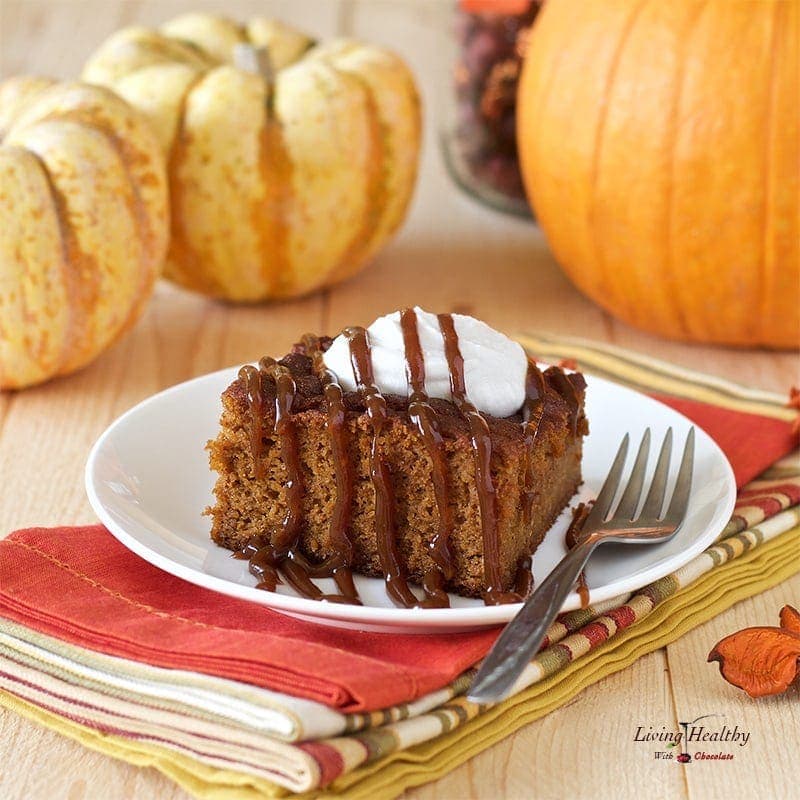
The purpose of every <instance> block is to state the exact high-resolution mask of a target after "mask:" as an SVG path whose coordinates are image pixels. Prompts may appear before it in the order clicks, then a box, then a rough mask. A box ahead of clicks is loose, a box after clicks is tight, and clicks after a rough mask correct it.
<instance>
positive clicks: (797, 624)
mask: <svg viewBox="0 0 800 800" xmlns="http://www.w3.org/2000/svg"><path fill="white" fill-rule="evenodd" d="M781 628H784V629H785V630H787V631H792V632H794V633H800V611H798V610H797V609H796V608H794V607H793V606H784V607H783V608H782V609H781Z"/></svg>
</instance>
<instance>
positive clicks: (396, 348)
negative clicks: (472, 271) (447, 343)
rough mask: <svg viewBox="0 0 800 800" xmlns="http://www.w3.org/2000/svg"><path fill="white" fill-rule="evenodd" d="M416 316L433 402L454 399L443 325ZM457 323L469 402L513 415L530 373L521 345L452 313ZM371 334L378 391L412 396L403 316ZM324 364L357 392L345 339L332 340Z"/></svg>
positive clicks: (376, 325)
mask: <svg viewBox="0 0 800 800" xmlns="http://www.w3.org/2000/svg"><path fill="white" fill-rule="evenodd" d="M414 311H415V313H416V316H417V331H418V332H419V341H420V345H421V347H422V355H423V358H424V361H425V391H426V392H427V393H428V396H429V397H438V398H440V399H442V400H450V399H451V395H450V370H449V368H448V365H447V357H446V356H445V351H444V339H443V337H442V331H441V329H440V327H439V320H438V319H437V317H436V315H435V314H431V313H429V312H427V311H423V310H422V309H421V308H415V309H414ZM453 322H454V326H455V329H456V333H457V334H458V346H459V349H460V350H461V355H462V357H463V359H464V383H465V385H466V391H467V400H469V402H470V403H472V404H473V405H474V406H475V407H476V408H477V409H478V411H481V412H483V413H484V414H489V415H490V416H493V417H510V416H511V415H512V414H515V413H516V412H517V411H519V410H520V408H521V407H522V404H523V403H524V402H525V376H526V373H527V370H528V359H527V357H526V355H525V351H524V350H523V349H522V347H521V346H520V345H519V344H518V343H517V342H514V341H512V340H511V339H509V338H508V337H507V336H505V335H503V334H502V333H500V332H499V331H496V330H494V328H490V327H489V326H488V325H487V324H486V323H485V322H481V321H480V320H477V319H474V318H473V317H467V316H464V315H463V314H453ZM367 334H368V339H369V345H370V352H371V354H372V368H373V372H374V376H375V384H376V386H377V387H378V389H379V390H380V391H381V392H382V393H384V394H394V395H398V396H400V397H408V396H409V395H410V393H411V388H410V386H409V383H408V375H407V371H406V354H405V346H404V343H403V331H402V328H401V327H400V312H399V311H395V312H394V313H392V314H387V315H386V316H385V317H379V318H378V319H376V320H375V322H373V323H372V325H370V326H369V327H368V328H367ZM323 359H324V361H325V365H326V366H327V367H328V369H329V370H331V372H333V373H334V374H335V375H336V376H337V378H338V379H339V383H340V384H341V385H342V388H343V389H344V390H345V391H349V392H352V391H355V390H356V379H355V374H354V373H353V366H352V363H351V361H350V346H349V342H348V341H347V339H346V338H345V336H343V335H339V336H337V337H336V338H335V339H334V340H333V343H332V344H331V346H330V348H329V349H328V350H327V351H326V353H325V355H324V357H323Z"/></svg>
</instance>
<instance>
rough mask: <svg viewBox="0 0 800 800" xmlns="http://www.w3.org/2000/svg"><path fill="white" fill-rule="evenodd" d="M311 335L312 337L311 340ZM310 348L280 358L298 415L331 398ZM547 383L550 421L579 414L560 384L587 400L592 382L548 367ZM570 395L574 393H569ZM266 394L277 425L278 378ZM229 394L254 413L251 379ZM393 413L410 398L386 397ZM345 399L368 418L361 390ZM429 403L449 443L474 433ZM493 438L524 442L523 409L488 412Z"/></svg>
mask: <svg viewBox="0 0 800 800" xmlns="http://www.w3.org/2000/svg"><path fill="white" fill-rule="evenodd" d="M308 338H309V337H306V339H308ZM332 341H333V339H332V338H331V337H330V336H320V337H319V344H320V349H321V350H322V352H325V350H327V349H328V347H330V344H331V342H332ZM307 344H308V342H306V343H305V344H304V343H303V342H298V343H297V344H295V345H294V346H293V347H292V351H291V353H288V354H287V355H285V356H283V358H280V359H278V362H277V363H278V364H280V365H281V366H283V367H285V368H286V369H287V370H288V371H289V372H290V373H291V375H292V378H293V379H294V381H295V385H296V391H295V393H294V398H293V401H292V407H291V411H292V413H299V412H301V411H310V410H315V411H321V412H324V411H325V403H326V400H325V395H324V392H323V383H322V380H321V379H320V377H319V376H318V375H317V374H316V373H315V372H314V369H313V366H312V359H311V356H310V355H308V351H307ZM542 374H543V376H544V381H545V402H544V417H545V418H548V417H549V418H552V419H560V418H562V417H563V416H564V414H565V413H570V414H573V415H574V413H575V409H576V404H575V400H574V399H573V398H572V397H571V396H569V394H566V396H565V391H564V386H563V382H562V381H561V380H560V377H561V376H564V377H565V378H566V380H568V381H569V383H570V384H571V385H572V386H573V387H574V389H575V392H576V395H577V397H581V396H582V395H583V392H584V391H585V389H586V380H585V379H584V377H583V375H582V374H581V373H579V372H571V373H565V372H564V370H562V369H561V368H560V367H555V366H553V367H548V368H547V369H545V370H544V371H543V372H542ZM567 392H568V390H567ZM262 393H263V397H264V415H265V420H266V422H267V424H268V425H273V424H274V421H275V398H276V395H277V387H276V384H275V381H274V380H271V379H265V380H264V381H263V383H262ZM223 395H224V396H225V397H228V398H229V399H230V400H232V401H233V403H234V404H235V405H236V407H237V408H238V409H239V411H240V412H241V413H242V414H246V413H247V412H248V408H249V404H248V393H247V386H246V381H245V380H244V379H243V377H242V376H241V375H240V376H239V377H237V378H236V380H235V381H234V382H233V383H232V384H231V385H230V386H229V387H228V388H227V389H226V390H225V391H224V393H223ZM384 397H385V399H386V404H387V410H388V413H389V415H390V416H405V415H407V413H408V406H409V398H407V397H398V396H397V395H391V394H385V395H384ZM342 399H343V402H344V408H345V411H346V412H347V413H348V414H351V415H357V414H363V413H364V412H365V411H366V403H365V402H364V399H363V397H362V396H361V395H360V394H359V393H358V392H343V393H342ZM428 403H429V404H430V405H431V407H432V408H433V409H434V411H435V412H436V415H437V418H438V421H439V425H440V431H441V434H442V436H443V437H444V438H445V439H457V438H459V437H460V436H468V435H469V424H468V423H467V421H466V420H465V419H464V417H463V416H462V414H461V413H460V412H459V410H458V407H457V406H456V405H455V404H454V403H452V402H450V401H448V400H440V399H438V398H435V397H433V398H428ZM483 417H484V418H485V419H486V422H487V423H488V425H489V428H490V430H491V432H492V436H493V437H494V439H495V442H496V444H497V446H498V447H502V446H503V445H504V444H505V443H509V444H517V443H519V444H521V443H522V442H523V440H524V438H525V437H524V432H523V429H522V410H521V409H520V411H519V412H518V413H516V414H514V415H513V416H511V417H502V418H498V417H492V416H490V415H488V414H483ZM582 420H583V416H582V412H581V411H580V410H579V411H578V415H577V422H578V424H579V425H580V424H581V423H582Z"/></svg>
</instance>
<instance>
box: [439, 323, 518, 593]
mask: <svg viewBox="0 0 800 800" xmlns="http://www.w3.org/2000/svg"><path fill="white" fill-rule="evenodd" d="M438 319H439V327H440V328H441V331H442V338H443V339H444V353H445V357H446V358H447V366H448V369H449V370H450V394H451V396H452V398H453V403H454V404H455V406H456V408H458V410H459V411H460V412H461V415H462V416H463V417H464V419H465V420H466V421H467V424H468V425H469V429H470V437H471V439H472V455H473V459H474V462H475V488H476V490H477V492H478V505H479V506H480V511H481V533H482V536H483V578H484V587H485V588H484V593H483V600H484V602H485V603H486V605H499V604H501V603H516V602H519V600H520V598H519V597H518V596H517V595H516V593H514V592H504V591H503V590H502V589H501V586H502V576H501V572H500V543H499V541H498V537H497V492H496V490H495V485H494V480H493V478H492V437H491V434H490V432H489V423H487V422H486V419H485V418H484V416H483V415H482V414H481V413H480V411H478V409H477V408H475V406H474V405H473V404H472V403H470V402H469V400H467V388H466V381H465V377H464V358H463V357H462V355H461V349H460V348H459V345H458V333H457V332H456V326H455V322H454V320H453V315H452V314H439V315H438Z"/></svg>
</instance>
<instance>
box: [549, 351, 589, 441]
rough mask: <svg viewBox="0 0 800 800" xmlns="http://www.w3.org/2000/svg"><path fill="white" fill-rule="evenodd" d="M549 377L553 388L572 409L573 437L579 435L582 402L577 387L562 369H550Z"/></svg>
mask: <svg viewBox="0 0 800 800" xmlns="http://www.w3.org/2000/svg"><path fill="white" fill-rule="evenodd" d="M547 377H548V378H549V380H550V384H551V386H552V387H553V388H554V389H555V390H556V391H557V392H558V393H559V394H560V395H561V396H562V397H563V398H564V400H566V401H567V405H568V406H569V409H570V427H571V428H572V435H573V436H577V435H578V421H579V417H580V407H581V401H580V398H579V397H578V392H577V390H576V389H575V385H574V384H573V383H572V381H571V380H570V379H569V375H567V373H566V372H564V371H563V370H562V369H558V368H556V367H550V369H548V370H547Z"/></svg>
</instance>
